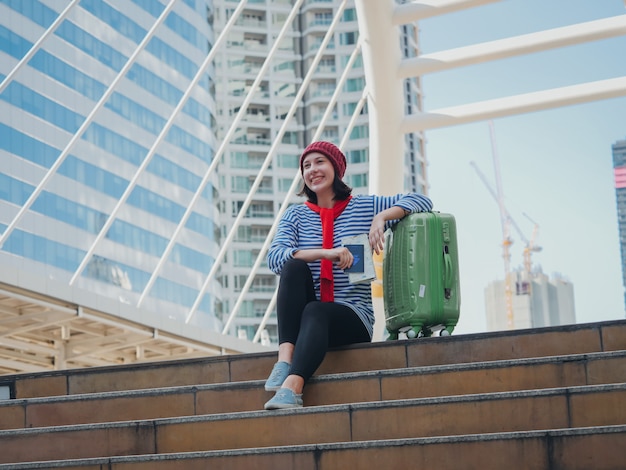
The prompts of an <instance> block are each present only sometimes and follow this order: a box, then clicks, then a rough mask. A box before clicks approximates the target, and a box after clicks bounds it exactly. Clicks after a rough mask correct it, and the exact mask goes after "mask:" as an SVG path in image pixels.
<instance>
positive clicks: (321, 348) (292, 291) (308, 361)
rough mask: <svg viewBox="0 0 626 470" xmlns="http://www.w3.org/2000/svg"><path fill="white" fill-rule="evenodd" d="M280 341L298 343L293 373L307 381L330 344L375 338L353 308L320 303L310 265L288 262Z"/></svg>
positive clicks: (280, 291)
mask: <svg viewBox="0 0 626 470" xmlns="http://www.w3.org/2000/svg"><path fill="white" fill-rule="evenodd" d="M276 313H277V317H278V343H279V344H282V343H291V344H294V345H295V349H294V353H293V359H292V361H291V368H290V369H289V373H290V374H295V375H299V376H300V377H302V378H304V381H305V382H306V381H307V380H308V379H309V378H310V377H311V376H312V375H313V373H314V372H315V371H316V370H317V368H318V367H319V365H320V364H321V363H322V361H323V360H324V356H325V355H326V351H327V350H328V348H330V347H336V346H343V345H346V344H352V343H365V342H369V341H371V338H370V336H369V333H368V331H367V328H365V325H364V324H363V322H362V321H361V319H360V318H359V317H358V316H357V314H356V313H355V312H354V310H352V309H351V308H350V307H347V306H346V305H342V304H337V303H334V302H320V301H318V300H317V297H316V296H315V289H314V287H313V277H312V276H311V270H310V268H309V265H308V264H307V263H306V262H305V261H302V260H298V259H291V260H289V261H287V263H286V264H285V266H284V267H283V270H282V272H281V275H280V284H279V286H278V298H277V303H276Z"/></svg>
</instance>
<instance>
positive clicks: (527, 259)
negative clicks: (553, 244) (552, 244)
mask: <svg viewBox="0 0 626 470" xmlns="http://www.w3.org/2000/svg"><path fill="white" fill-rule="evenodd" d="M524 217H526V218H527V219H528V220H530V222H531V223H532V224H533V233H532V234H531V236H530V240H527V239H526V237H524V234H523V233H522V231H521V230H519V228H518V229H517V230H518V231H519V234H520V237H522V240H524V243H525V245H524V270H525V271H526V272H527V273H528V274H530V272H531V270H532V260H531V257H532V254H533V253H534V252H538V251H541V247H540V246H538V245H537V244H536V243H535V240H536V239H537V232H538V231H539V225H538V224H537V222H535V221H534V220H533V219H531V218H530V217H529V216H528V214H526V213H525V212H524Z"/></svg>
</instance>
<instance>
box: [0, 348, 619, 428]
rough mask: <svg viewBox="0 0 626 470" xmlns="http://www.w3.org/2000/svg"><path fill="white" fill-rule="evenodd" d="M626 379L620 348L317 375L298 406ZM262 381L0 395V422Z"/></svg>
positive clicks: (212, 395) (83, 416) (73, 414)
mask: <svg viewBox="0 0 626 470" xmlns="http://www.w3.org/2000/svg"><path fill="white" fill-rule="evenodd" d="M619 382H626V351H615V352H606V353H591V354H573V355H568V356H551V357H541V358H527V359H510V360H502V361H489V362H470V363H463V364H454V365H439V366H424V367H408V368H401V369H385V370H379V371H365V372H350V373H343V374H328V375H320V376H317V377H315V378H313V379H312V380H311V382H310V383H309V384H308V385H307V387H306V391H305V394H304V400H305V406H313V405H332V404H347V403H357V402H376V401H385V400H399V399H410V398H425V397H445V396H451V395H465V394H478V393H491V392H504V391H516V390H532V389H546V388H556V387H572V386H584V385H601V384H610V383H619ZM263 384H264V381H263V380H253V381H246V382H234V383H232V382H231V383H224V384H208V385H196V386H179V387H168V388H158V389H146V390H141V389H140V390H133V391H121V392H103V393H90V394H82V395H70V396H59V397H50V398H31V399H21V400H18V399H16V400H6V401H0V429H5V430H6V429H18V428H31V427H46V426H61V425H72V424H84V423H104V422H114V421H128V420H146V419H156V418H167V417H176V416H193V415H206V414H218V413H233V412H240V411H256V410H262V408H263V404H264V403H265V402H266V401H267V400H268V399H269V398H270V397H271V396H272V394H271V393H269V392H266V391H265V390H264V389H263Z"/></svg>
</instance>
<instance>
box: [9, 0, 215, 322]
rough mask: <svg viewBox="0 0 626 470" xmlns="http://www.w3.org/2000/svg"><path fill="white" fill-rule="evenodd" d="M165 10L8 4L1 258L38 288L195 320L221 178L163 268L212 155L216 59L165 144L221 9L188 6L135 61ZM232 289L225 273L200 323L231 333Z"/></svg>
mask: <svg viewBox="0 0 626 470" xmlns="http://www.w3.org/2000/svg"><path fill="white" fill-rule="evenodd" d="M166 3H167V2H166ZM66 7H69V9H68V10H67V11H66V12H65V16H64V17H63V16H60V15H61V13H62V12H64V10H65V9H66ZM165 8H166V4H165V3H163V2H160V1H158V0H107V1H105V0H81V1H80V2H73V3H70V2H69V1H48V0H28V1H22V0H2V1H0V81H1V82H2V93H1V94H0V162H1V164H0V234H1V236H2V237H3V238H2V246H1V250H0V266H1V267H2V268H1V269H3V270H13V271H16V272H18V273H19V276H20V279H21V280H22V281H23V282H22V284H23V285H26V287H32V290H33V291H35V292H36V291H37V287H38V286H37V285H35V278H36V277H37V278H38V279H41V278H43V279H54V280H57V281H59V282H60V283H62V284H65V285H71V286H73V287H76V288H82V289H84V291H85V292H90V293H94V294H98V295H102V296H106V297H108V298H112V299H119V301H121V302H123V303H127V304H130V305H137V304H138V303H139V301H140V299H141V298H142V296H143V299H144V300H143V302H142V303H141V306H142V308H143V309H145V310H148V311H151V312H153V313H154V315H164V316H166V317H167V318H169V319H170V320H172V319H174V320H180V321H181V322H182V321H184V319H185V315H186V314H187V312H188V311H189V309H190V307H191V306H192V305H193V304H194V302H195V301H196V299H197V298H199V292H200V286H201V285H202V283H203V281H204V280H205V279H206V277H207V273H208V272H209V270H210V268H211V266H212V264H213V262H214V259H215V258H214V257H215V253H216V252H217V250H218V247H219V235H220V230H219V222H218V219H219V210H218V203H219V194H218V184H217V175H214V176H213V177H212V178H211V179H210V180H209V182H208V184H206V185H205V187H204V189H203V190H202V191H201V193H200V192H199V194H200V197H199V199H198V201H197V203H196V204H195V205H193V207H192V212H191V213H190V214H189V215H188V218H187V221H186V223H185V224H184V226H182V227H181V228H180V230H179V234H178V236H177V237H176V238H174V240H175V243H174V244H173V245H172V246H171V249H170V252H169V254H168V256H167V257H164V258H163V263H162V268H161V269H160V270H157V271H155V267H156V266H157V264H158V263H159V262H160V260H161V258H162V255H163V253H165V252H166V247H167V246H168V243H169V242H170V240H172V239H173V238H172V237H173V234H174V233H175V231H176V230H177V227H178V224H179V222H180V221H181V220H182V219H183V215H184V214H185V211H186V210H187V208H188V207H190V201H191V199H192V197H193V196H194V194H195V192H196V191H197V190H198V188H199V187H200V182H201V179H202V176H203V175H204V174H205V173H206V172H207V168H208V167H209V165H210V163H211V161H212V159H213V155H214V149H215V146H216V138H215V122H216V119H215V114H216V109H217V107H216V104H215V99H214V88H215V86H214V79H213V77H214V76H215V73H214V70H213V68H212V67H209V68H208V69H207V70H206V71H205V72H204V73H203V74H202V75H201V76H200V75H198V77H199V80H198V84H197V85H196V86H194V87H193V88H191V92H190V93H191V94H190V96H189V99H188V100H187V101H186V104H185V106H184V108H183V109H182V112H180V113H179V115H177V116H175V118H174V119H173V121H172V122H171V127H170V129H169V131H168V132H167V133H166V134H165V135H164V136H163V139H162V141H161V142H160V143H158V145H156V143H157V142H158V140H157V138H158V136H159V134H160V133H161V131H162V129H164V127H165V125H166V123H167V122H168V120H169V119H170V116H172V113H173V111H174V109H175V108H176V106H177V104H178V103H179V102H180V100H181V98H182V97H183V96H184V94H185V92H186V91H187V88H188V87H189V85H190V84H191V83H192V81H193V79H194V77H195V76H196V74H197V73H198V70H199V69H200V65H201V64H202V63H203V61H204V60H205V57H206V56H207V54H208V52H209V50H210V48H211V47H212V43H213V41H214V30H213V25H212V19H211V16H212V11H213V10H212V1H210V0H181V1H178V2H176V3H175V4H174V5H173V9H172V10H171V11H170V12H168V14H167V16H164V21H163V23H162V24H161V25H160V26H158V27H157V28H156V29H155V30H154V34H153V36H152V37H151V38H150V40H149V41H147V43H146V44H145V47H144V48H143V49H142V50H141V51H140V52H139V53H138V54H137V55H136V56H135V52H136V51H138V50H139V49H138V48H139V46H140V44H142V42H143V41H144V38H145V37H147V36H148V35H150V34H152V27H153V25H155V22H156V21H157V18H159V17H160V15H161V13H162V12H163V11H164V10H165ZM57 19H58V21H57ZM40 39H43V40H42V41H41V42H39V41H40ZM31 50H32V51H33V52H34V54H32V56H31V57H30V58H28V57H27V54H28V53H29V51H31ZM24 57H27V59H28V60H26V61H24V62H23V63H21V62H20V61H22V59H23V58H24ZM127 64H128V66H129V68H127ZM18 66H19V68H17V67H18ZM14 72H15V73H14ZM122 72H125V73H122ZM9 74H11V75H10V76H9ZM8 76H9V79H7V77H8ZM116 80H117V82H116ZM5 85H8V86H6V87H5ZM112 85H113V86H112ZM110 87H111V88H110ZM109 91H110V92H111V93H110V96H108V98H107V99H106V100H103V97H104V96H106V94H107V93H108V92H109ZM101 101H102V104H103V106H101V107H100V108H98V107H97V105H98V104H99V103H100V102H101ZM154 145H156V146H155V147H154V149H153V146H154ZM148 155H151V158H150V159H149V160H148V159H147V158H148ZM148 161H149V164H147V165H145V169H144V167H142V165H144V163H145V162H148ZM59 163H60V164H59ZM127 192H128V194H127V195H126V196H125V194H126V193H127ZM35 196H36V197H35ZM124 197H126V200H125V201H123V204H118V202H120V201H121V199H123V198H124ZM29 198H32V199H33V200H32V201H31V202H29ZM25 204H26V206H25ZM22 207H28V210H26V211H25V212H22V213H21V212H20V209H21V208H22ZM153 273H156V276H155V277H154V278H153V279H151V276H152V275H153ZM30 276H32V277H33V283H32V286H31V285H30V284H29V277H30ZM62 284H61V285H62ZM219 294H220V286H219V283H218V282H217V281H215V282H213V283H212V284H211V285H209V286H208V288H207V289H206V291H205V294H204V296H203V298H200V300H199V301H198V302H199V306H198V309H197V314H196V315H195V316H194V318H193V320H192V322H194V323H195V324H198V325H202V326H204V327H207V328H211V329H213V330H215V329H219V327H220V324H219V321H218V320H217V318H216V315H215V305H216V303H217V298H218V297H219Z"/></svg>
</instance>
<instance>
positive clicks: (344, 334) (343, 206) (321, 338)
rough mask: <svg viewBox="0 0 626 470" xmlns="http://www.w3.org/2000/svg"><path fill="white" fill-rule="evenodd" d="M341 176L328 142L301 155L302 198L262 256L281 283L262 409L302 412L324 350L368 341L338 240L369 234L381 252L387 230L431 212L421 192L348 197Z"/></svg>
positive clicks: (347, 255)
mask: <svg viewBox="0 0 626 470" xmlns="http://www.w3.org/2000/svg"><path fill="white" fill-rule="evenodd" d="M345 170H346V157H345V156H344V154H343V153H342V152H341V150H339V148H337V147H336V146H335V145H334V144H332V143H330V142H314V143H312V144H311V145H309V146H308V147H307V148H306V149H305V150H304V152H303V153H302V156H301V157H300V171H301V172H302V178H303V180H304V188H303V190H302V192H301V193H300V195H305V196H306V197H307V199H308V200H307V201H306V202H305V203H304V204H297V205H294V206H291V207H290V208H289V209H287V211H286V212H285V214H284V216H283V218H282V219H281V220H280V222H279V225H278V231H277V233H276V236H275V238H274V240H273V242H272V245H271V246H270V248H269V251H268V263H269V267H270V269H271V270H272V271H273V272H275V273H276V274H279V275H280V284H279V287H278V299H277V304H276V311H277V317H278V342H279V346H278V362H277V363H276V364H275V365H274V368H273V369H272V372H271V374H270V376H269V378H268V379H267V381H266V383H265V389H266V390H268V391H276V394H275V395H274V397H273V398H272V399H271V400H269V401H268V402H267V403H266V404H265V409H267V410H273V409H282V408H297V407H301V406H302V391H303V388H304V385H305V383H306V381H307V380H308V379H309V378H310V377H311V376H312V375H313V373H314V372H315V371H316V370H317V368H318V367H319V365H320V364H321V363H322V360H323V359H324V356H325V355H326V351H327V350H328V348H329V347H337V346H342V345H347V344H353V343H363V342H369V341H371V339H372V333H373V327H374V311H373V306H372V297H371V286H370V283H360V284H351V283H350V282H349V278H348V274H346V273H345V272H344V269H347V268H349V267H350V266H352V263H353V261H354V258H353V256H352V254H351V252H350V251H349V250H348V249H347V248H345V247H342V246H341V240H342V239H344V238H346V237H350V236H353V235H359V234H363V233H368V234H369V243H370V246H371V249H372V250H374V251H375V252H376V253H380V251H381V250H382V248H383V241H384V231H385V229H386V228H388V227H389V226H390V225H392V223H394V222H397V221H398V220H399V219H401V218H402V217H404V216H405V215H407V214H409V213H411V212H425V211H430V210H431V209H432V202H431V201H430V199H428V198H427V197H425V196H422V195H420V194H404V195H402V194H398V195H396V196H390V197H381V196H373V195H363V196H355V197H352V196H351V192H352V188H350V187H349V186H347V185H346V184H345V183H344V182H343V181H342V180H341V179H342V178H343V175H344V173H345Z"/></svg>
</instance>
